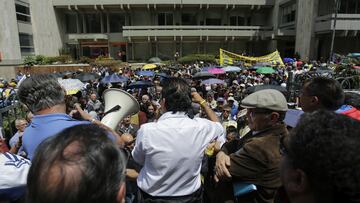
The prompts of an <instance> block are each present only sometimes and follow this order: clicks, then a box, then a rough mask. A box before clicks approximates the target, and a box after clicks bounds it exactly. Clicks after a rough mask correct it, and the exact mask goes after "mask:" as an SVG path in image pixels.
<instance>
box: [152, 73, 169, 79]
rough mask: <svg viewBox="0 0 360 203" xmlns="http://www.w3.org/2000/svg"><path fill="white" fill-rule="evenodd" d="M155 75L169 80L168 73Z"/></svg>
mask: <svg viewBox="0 0 360 203" xmlns="http://www.w3.org/2000/svg"><path fill="white" fill-rule="evenodd" d="M155 75H156V76H160V77H163V78H168V77H169V76H168V75H167V74H166V73H155Z"/></svg>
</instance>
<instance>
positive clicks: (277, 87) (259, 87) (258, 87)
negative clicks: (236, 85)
mask: <svg viewBox="0 0 360 203" xmlns="http://www.w3.org/2000/svg"><path fill="white" fill-rule="evenodd" d="M265 89H275V90H278V91H280V92H281V93H283V94H284V95H286V94H287V90H286V88H285V87H283V86H280V85H256V86H252V87H248V88H246V93H247V94H252V93H254V92H257V91H259V90H265Z"/></svg>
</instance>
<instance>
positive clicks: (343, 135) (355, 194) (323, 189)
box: [286, 110, 360, 203]
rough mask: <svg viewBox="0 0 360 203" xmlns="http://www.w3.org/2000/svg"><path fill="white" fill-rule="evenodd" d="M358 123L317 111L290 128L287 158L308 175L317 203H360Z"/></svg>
mask: <svg viewBox="0 0 360 203" xmlns="http://www.w3.org/2000/svg"><path fill="white" fill-rule="evenodd" d="M359 135H360V123H359V122H358V121H356V120H353V119H351V118H349V117H346V116H344V115H339V114H335V113H334V112H330V111H325V110H320V111H316V112H314V113H308V114H304V115H303V116H302V117H301V119H300V121H299V124H298V125H297V126H296V127H295V128H294V129H293V130H292V131H291V133H290V137H289V140H288V142H287V144H288V149H287V153H286V154H287V155H286V156H287V157H288V158H289V160H290V163H291V165H293V167H295V168H299V169H302V170H303V171H304V172H305V174H306V175H307V177H308V179H309V182H310V188H311V189H312V190H313V191H312V193H313V194H314V195H315V198H316V199H317V202H329V203H331V202H360V182H359V180H360V156H359V154H360V139H359Z"/></svg>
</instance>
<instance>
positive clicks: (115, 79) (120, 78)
mask: <svg viewBox="0 0 360 203" xmlns="http://www.w3.org/2000/svg"><path fill="white" fill-rule="evenodd" d="M128 80H129V78H127V77H125V76H121V75H118V74H116V73H113V74H112V75H108V76H105V77H104V78H103V79H102V80H101V83H105V84H106V83H119V82H127V81H128Z"/></svg>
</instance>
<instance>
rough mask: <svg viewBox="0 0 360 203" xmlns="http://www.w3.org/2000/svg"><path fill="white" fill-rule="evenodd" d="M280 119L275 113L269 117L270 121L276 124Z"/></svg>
mask: <svg viewBox="0 0 360 203" xmlns="http://www.w3.org/2000/svg"><path fill="white" fill-rule="evenodd" d="M279 118H280V114H279V113H277V112H272V113H271V115H270V119H271V121H272V122H274V123H277V122H278V120H279Z"/></svg>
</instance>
